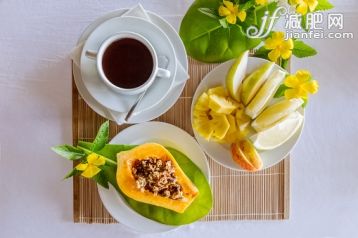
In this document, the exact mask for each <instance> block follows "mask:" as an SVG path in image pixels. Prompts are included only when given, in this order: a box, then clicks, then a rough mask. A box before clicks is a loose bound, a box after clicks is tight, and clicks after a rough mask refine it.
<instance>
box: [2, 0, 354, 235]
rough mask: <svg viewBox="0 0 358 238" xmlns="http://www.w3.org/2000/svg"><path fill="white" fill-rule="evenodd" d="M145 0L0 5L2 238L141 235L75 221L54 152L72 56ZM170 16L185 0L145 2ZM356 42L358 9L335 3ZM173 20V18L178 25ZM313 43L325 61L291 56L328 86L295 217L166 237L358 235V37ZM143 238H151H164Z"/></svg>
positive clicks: (303, 146) (303, 160) (296, 171)
mask: <svg viewBox="0 0 358 238" xmlns="http://www.w3.org/2000/svg"><path fill="white" fill-rule="evenodd" d="M137 2H138V1H134V0H126V1H114V0H112V1H110V0H96V1H84V0H62V1H49V0H36V1H25V0H2V1H0V237H1V238H2V237H4V238H5V237H16V238H17V237H37V238H40V237H104V236H106V237H135V236H137V235H135V234H132V233H131V232H129V231H127V230H125V229H124V228H123V227H122V226H121V225H115V224H114V225H98V224H97V225H85V224H74V223H73V222H72V182H71V181H70V180H69V181H62V180H61V179H62V177H63V175H64V174H65V173H66V172H67V171H68V170H69V169H70V168H71V163H68V162H66V161H64V160H63V159H60V158H58V157H57V156H55V155H54V154H53V152H51V151H50V149H49V148H50V146H53V145H57V144H60V143H71V72H70V70H71V67H70V60H69V57H68V55H69V52H70V50H71V49H72V47H73V46H74V45H75V42H76V41H77V38H78V37H79V35H80V33H81V31H82V30H83V29H84V28H85V27H86V26H87V25H88V24H89V23H90V22H91V21H92V20H93V19H95V18H97V17H99V16H101V15H102V14H104V13H106V12H108V11H111V10H113V9H116V8H119V7H130V6H132V5H134V4H136V3H137ZM141 2H142V4H143V5H144V7H145V8H146V9H148V10H151V11H154V12H156V13H159V14H161V15H163V16H168V15H182V14H183V13H184V12H185V10H186V9H187V7H188V6H189V4H190V1H184V0H181V1H180V0H170V1H169V0H168V1H163V0H155V1H149V0H147V1H141ZM335 3H336V4H337V5H339V6H340V7H339V10H345V11H347V13H345V31H352V32H354V33H355V36H356V39H357V37H358V30H357V25H358V16H357V15H355V14H354V11H356V10H357V8H358V4H357V2H356V1H353V0H346V1H342V0H341V1H338V0H336V1H335ZM176 19H178V18H175V17H171V18H169V20H170V21H171V22H172V23H173V25H175V26H176V27H178V25H179V21H177V20H176ZM356 39H354V40H311V41H310V42H311V43H312V44H313V45H314V46H315V47H316V48H317V49H318V51H319V55H318V56H317V57H314V58H310V59H306V60H294V63H293V69H294V70H295V69H298V68H308V69H310V70H311V71H312V72H313V73H314V75H315V77H316V78H317V79H318V80H319V82H320V85H321V89H320V92H319V94H318V95H317V96H314V97H313V98H312V100H311V101H310V104H309V106H308V109H307V114H306V115H307V116H306V125H305V128H304V133H303V136H302V138H301V140H300V142H299V143H298V145H297V147H296V148H295V150H294V151H293V153H292V179H291V181H292V182H291V217H290V220H288V221H258V222H253V221H236V222H212V223H196V224H194V225H190V226H187V227H184V228H182V229H180V230H178V231H175V232H172V233H169V234H165V235H161V236H162V237H164V236H165V237H184V236H188V237H199V236H200V237H219V236H220V237H230V236H231V237H233V236H235V237H239V236H240V237H260V238H261V237H357V236H358V231H356V229H357V226H358V186H357V185H358V172H357V168H358V153H357V147H358V143H357V142H358V93H357V92H358V78H357V74H358V70H357V69H358V65H357V62H358V41H357V40H356ZM158 236H160V235H156V236H146V237H158Z"/></svg>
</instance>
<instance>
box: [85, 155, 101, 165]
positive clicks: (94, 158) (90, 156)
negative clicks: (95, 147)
mask: <svg viewBox="0 0 358 238" xmlns="http://www.w3.org/2000/svg"><path fill="white" fill-rule="evenodd" d="M98 156H99V155H97V154H96V153H91V154H89V155H88V156H87V162H88V163H89V164H93V162H94V161H96V160H97V158H98Z"/></svg>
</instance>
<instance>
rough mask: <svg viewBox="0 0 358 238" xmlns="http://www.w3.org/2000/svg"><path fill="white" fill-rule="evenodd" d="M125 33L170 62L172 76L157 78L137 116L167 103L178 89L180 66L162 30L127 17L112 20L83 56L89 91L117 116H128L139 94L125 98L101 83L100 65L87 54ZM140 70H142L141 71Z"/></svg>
mask: <svg viewBox="0 0 358 238" xmlns="http://www.w3.org/2000/svg"><path fill="white" fill-rule="evenodd" d="M121 32H135V33H136V34H140V35H141V36H143V37H145V38H146V39H147V40H148V41H149V42H150V43H151V45H152V46H153V48H154V50H155V51H156V53H157V55H158V57H164V58H166V59H167V65H165V66H162V67H165V68H166V69H167V70H168V71H170V72H171V75H170V77H169V78H156V79H155V80H154V82H153V84H152V85H151V87H150V88H149V89H148V90H147V92H146V94H145V96H144V98H143V100H142V101H141V103H140V104H139V105H138V106H137V108H136V111H135V112H136V113H139V112H141V111H145V110H150V109H151V108H152V107H153V106H155V105H156V104H157V103H159V102H160V101H161V100H163V99H164V98H165V97H166V96H167V94H168V92H169V91H170V89H171V88H172V87H173V85H174V81H175V80H174V79H175V74H176V71H177V69H176V68H177V62H176V55H175V51H174V48H173V46H172V44H171V42H170V40H169V39H168V37H167V36H166V35H165V33H164V32H163V31H162V30H160V28H159V27H157V26H156V25H154V24H153V23H151V22H149V21H147V20H145V19H142V18H137V17H132V16H125V17H115V18H112V19H110V20H108V21H106V22H104V23H102V24H101V25H99V26H98V27H97V28H96V29H95V30H94V31H93V32H92V33H91V34H90V36H89V37H88V39H87V40H86V42H85V44H84V46H83V50H82V55H81V63H80V68H81V75H82V79H83V82H84V85H85V87H86V89H87V90H88V91H89V93H90V94H91V95H92V96H93V97H94V98H95V99H96V101H98V102H99V103H100V104H102V105H103V106H104V107H106V108H109V109H111V110H114V111H117V112H128V111H129V109H130V108H131V106H132V105H133V104H134V103H135V101H136V99H137V97H138V94H135V95H125V94H121V93H118V92H115V91H114V90H111V89H110V88H109V87H108V86H107V85H106V84H104V83H103V81H102V80H101V79H100V77H99V74H98V71H97V67H96V61H95V60H93V59H92V58H89V57H88V56H86V52H87V51H98V49H99V47H100V46H101V44H102V42H103V41H104V40H106V39H107V38H108V37H111V36H113V35H115V34H118V33H121ZM138 70H141V69H140V68H138Z"/></svg>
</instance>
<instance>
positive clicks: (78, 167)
mask: <svg viewBox="0 0 358 238" xmlns="http://www.w3.org/2000/svg"><path fill="white" fill-rule="evenodd" d="M87 167H88V164H83V163H80V164H78V165H77V166H76V167H75V169H77V170H79V171H84V170H86V169H87Z"/></svg>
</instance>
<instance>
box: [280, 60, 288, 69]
mask: <svg viewBox="0 0 358 238" xmlns="http://www.w3.org/2000/svg"><path fill="white" fill-rule="evenodd" d="M289 62H290V61H289V60H285V59H282V60H281V65H280V66H281V67H282V68H283V69H286V70H287V68H288V63H289Z"/></svg>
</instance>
